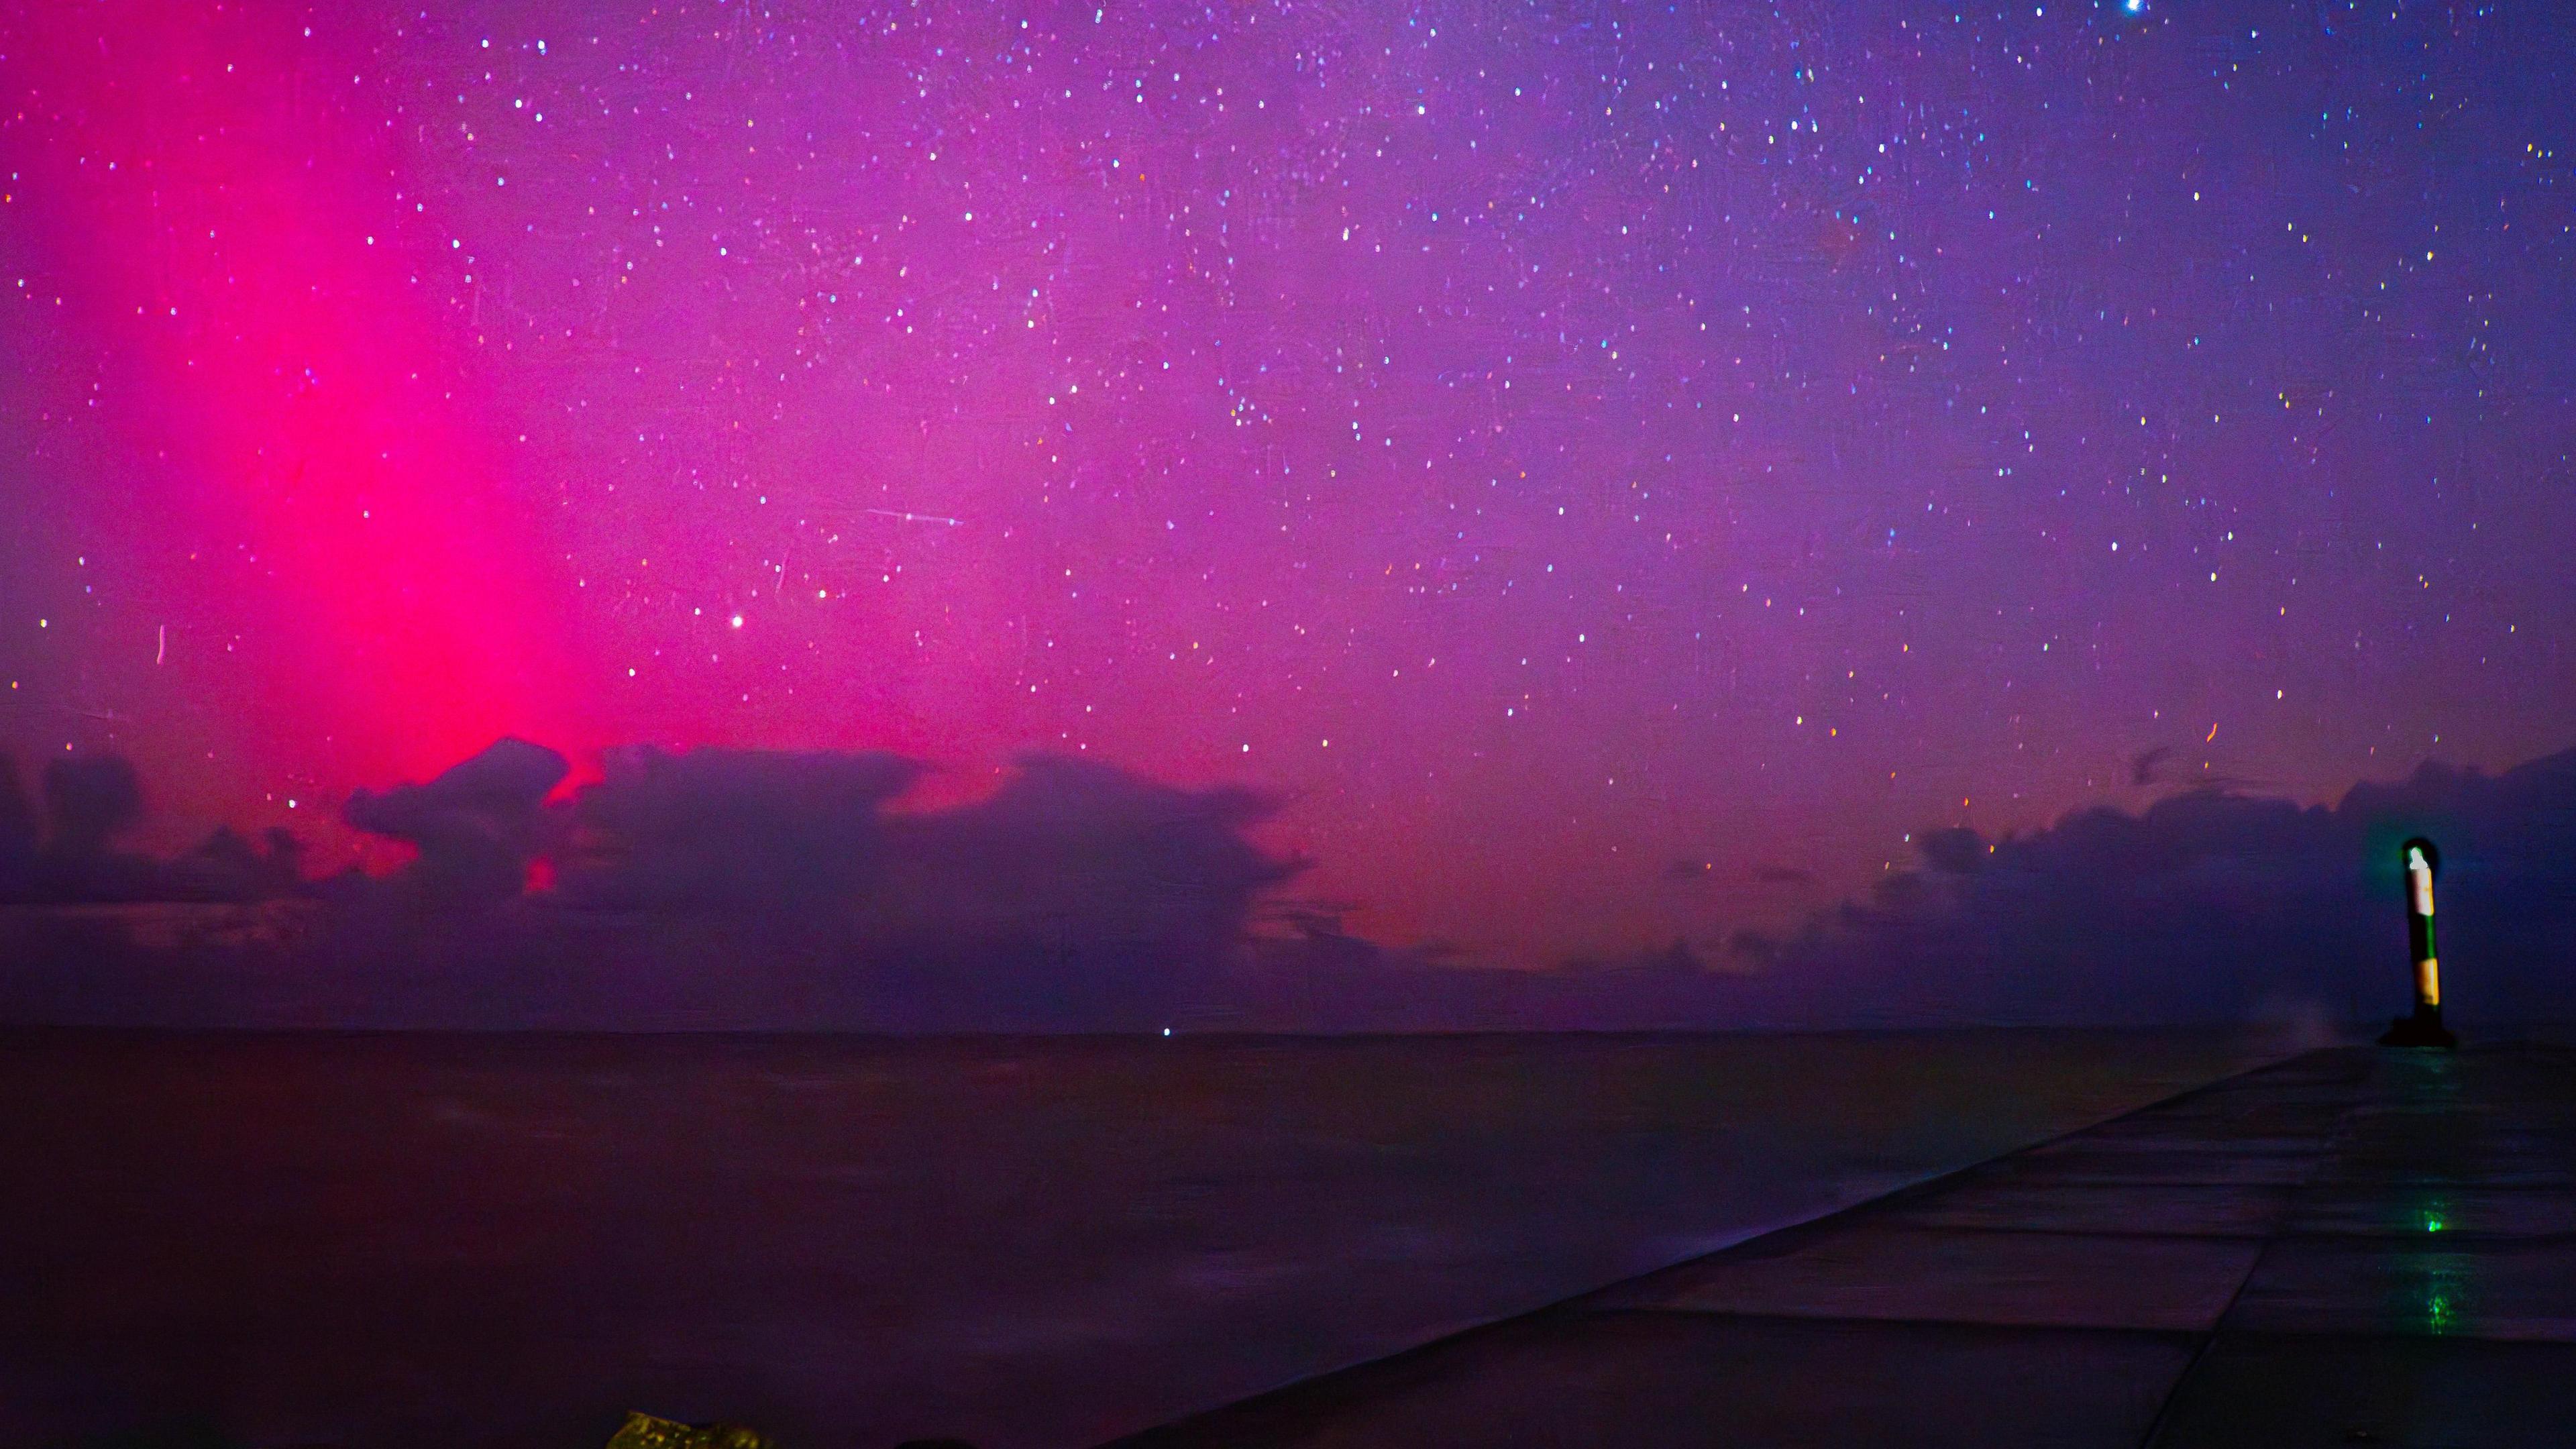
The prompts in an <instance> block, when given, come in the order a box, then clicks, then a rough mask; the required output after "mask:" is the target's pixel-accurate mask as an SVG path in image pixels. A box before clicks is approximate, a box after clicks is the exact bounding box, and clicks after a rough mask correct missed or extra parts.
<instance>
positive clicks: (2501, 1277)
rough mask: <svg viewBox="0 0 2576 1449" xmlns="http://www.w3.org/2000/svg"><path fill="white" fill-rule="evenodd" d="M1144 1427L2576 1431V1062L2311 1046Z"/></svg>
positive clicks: (2556, 1435) (2195, 1438) (1335, 1435)
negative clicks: (1680, 1258) (1725, 1241)
mask: <svg viewBox="0 0 2576 1449" xmlns="http://www.w3.org/2000/svg"><path fill="white" fill-rule="evenodd" d="M1122 1442H1124V1443H1126V1444H1129V1445H1134V1446H1139V1449H1143V1446H1153V1449H1176V1446H1198V1445H1207V1446H1215V1445H1225V1446H1232V1449H1246V1446H1254V1445H1314V1446H1346V1445H1347V1446H1358V1445H1532V1446H1537V1445H1549V1446H1581V1445H1620V1446H1661V1445H1674V1446H1680V1445H1691V1446H1706V1445H1736V1444H1744V1445H1792V1444H1796V1445H1806V1444H1814V1445H1836V1444H1855V1445H1879V1444H1889V1445H1894V1444H1903V1445H1960V1446H1979V1449H1992V1446H2001V1445H2063V1446H2097V1445H2098V1446H2106V1449H2107V1446H2120V1449H2135V1446H2141V1445H2156V1446H2172V1449H2181V1446H2204V1445H2243V1446H2265V1449H2273V1446H2300V1445H2339V1446H2349V1445H2398V1444H2405V1445H2444V1446H2464V1449H2465V1446H2488V1445H2517V1446H2520V1445H2529V1446H2542V1445H2549V1446H2563V1445H2568V1444H2576V1052H2570V1051H2567V1050H2564V1049H2559V1048H2551V1047H2538V1046H2523V1047H2514V1046H2502V1047H2480V1048H2472V1049H2470V1050H2466V1051H2459V1052H2434V1051H2406V1050H2391V1049H2385V1048H2374V1047H2350V1048H2333V1049H2328V1050H2324V1051H2317V1052H2312V1053H2309V1054H2307V1055H2305V1056H2301V1057H2297V1058H2294V1059H2292V1060H2290V1061H2287V1062H2283V1063H2280V1064H2278V1065H2275V1066H2272V1067H2268V1068H2264V1069H2262V1070H2259V1071H2255V1072H2252V1073H2248V1074H2246V1075H2243V1076H2239V1077H2234V1078H2230V1079H2228V1080H2226V1081H2222V1082H2219V1083H2215V1084H2213V1085H2211V1086H2208V1087H2205V1088H2202V1089H2200V1090H2197V1091H2194V1092H2190V1093H2187V1094H2185V1095H2183V1096H2180V1097H2176V1098H2174V1099H2171V1100H2169V1101H2166V1102H2163V1103H2160V1104H2158V1105H2155V1106H2152V1107H2149V1108H2146V1109H2144V1110H2141V1111H2138V1112H2134V1113H2131V1114H2129V1115H2127V1116H2124V1117H2120V1118H2117V1119H2115V1120H2113V1121H2110V1122H2106V1123H2104V1124H2102V1125H2100V1126H2097V1127H2094V1128H2091V1129H2089V1130H2086V1131H2083V1132H2079V1133H2076V1134H2074V1135H2072V1136H2068V1137H2064V1138H2060V1139H2058V1140H2056V1141H2053V1142H2048V1143H2044V1144H2041V1145H2039V1146H2037V1147H2032V1148H2029V1149H2027V1150H2024V1151H2021V1152H2017V1153H2014V1154H2012V1155H2011V1156H2008V1157H2004V1158H2000V1159H1997V1160H1995V1161H1993V1162H1989V1163H1985V1164H1982V1165H1980V1166H1977V1167H1973V1168H1970V1169H1967V1170H1966V1171H1963V1172H1959V1173H1955V1174H1952V1175H1950V1176H1947V1177H1944V1178H1940V1179H1937V1180H1934V1181H1932V1182H1928V1183H1924V1184H1921V1185H1918V1186H1916V1187H1913V1188H1909V1189H1907V1190H1905V1191H1903V1192H1899V1193H1896V1194H1894V1195H1892V1196H1889V1197H1885V1198H1881V1199H1878V1200H1876V1201H1873V1202H1869V1203H1865V1204H1862V1205H1861V1206H1858V1207H1855V1208H1852V1209H1849V1210H1847V1211H1844V1212H1840V1213H1836V1214H1834V1215H1832V1216H1830V1217H1826V1218H1821V1219H1818V1220H1816V1221H1814V1222H1810V1223H1806V1224H1803V1225H1800V1226H1797V1227H1793V1228H1789V1229H1786V1230H1783V1231H1780V1232H1775V1233H1771V1234H1768V1235H1766V1236H1763V1237H1759V1238H1755V1239H1752V1240H1750V1241H1747V1242H1744V1243H1741V1244H1739V1245H1737V1246H1735V1247H1733V1248H1730V1249H1727V1250H1725V1251H1723V1252H1719V1253H1716V1254H1713V1255H1711V1256H1709V1257H1705V1258H1701V1259H1697V1260H1694V1261H1692V1262H1688V1263H1683V1264H1680V1265H1678V1266H1676V1267H1673V1268H1669V1269H1666V1270H1663V1271H1661V1272H1657V1273H1653V1274H1649V1275H1647V1276H1645V1277H1642V1278H1637V1279H1633V1280H1631V1281H1628V1282H1625V1283H1620V1284H1616V1285H1614V1286H1612V1287H1609V1288H1605V1289H1602V1290H1601V1291H1599V1292H1596V1293H1592V1294H1588V1295H1585V1296H1583V1297H1581V1298H1578V1299H1574V1300H1572V1301H1569V1302H1566V1303H1562V1304H1559V1305H1557V1306H1555V1307H1552V1308H1549V1309H1545V1310H1543V1311H1541V1312H1538V1313H1534V1314H1530V1315H1528V1316H1525V1317H1522V1318H1517V1319H1511V1320H1508V1321H1505V1322H1501V1323H1496V1324H1492V1325H1489V1326H1487V1327H1484V1328H1479V1329H1475V1330H1472V1331H1470V1332H1467V1333H1463V1334H1460V1335H1457V1336H1455V1337H1452V1338H1448V1339H1444V1340H1442V1341H1440V1342H1438V1343H1434V1344H1430V1345H1426V1346H1425V1347H1422V1348H1419V1349H1416V1350H1413V1351H1411V1352H1409V1353H1404V1354H1400V1355H1397V1356H1396V1357H1393V1358H1390V1359H1384V1360H1380V1361H1378V1362H1375V1363H1371V1364H1365V1365H1362V1366H1360V1367H1357V1368H1353V1369H1350V1370H1346V1371H1344V1372H1340V1373H1335V1374H1329V1375H1325V1376H1323V1377H1320V1378H1316V1379H1311V1380H1308V1381H1306V1382H1303V1383H1299V1384H1294V1385H1291V1386H1289V1387H1287V1388H1284V1389H1281V1390H1279V1391H1277V1392H1274V1393H1270V1394H1266V1395H1263V1396H1261V1397H1259V1398H1256V1399H1252V1400H1248V1401H1246V1402H1244V1403H1240V1404H1236V1405H1233V1406H1231V1407H1228V1408H1223V1409H1218V1410H1215V1411H1213V1412H1210V1413H1206V1414H1202V1415H1199V1416H1196V1417H1194V1418H1190V1419H1186V1420H1183V1421H1181V1422H1179V1423H1175V1424H1171V1425H1168V1426H1165V1427H1163V1428H1159V1429H1155V1430H1150V1431H1148V1432H1146V1433H1144V1434H1141V1435H1137V1436H1134V1437H1133V1438H1131V1439H1129V1440H1125V1441H1122Z"/></svg>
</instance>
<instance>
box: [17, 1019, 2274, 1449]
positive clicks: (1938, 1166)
mask: <svg viewBox="0 0 2576 1449" xmlns="http://www.w3.org/2000/svg"><path fill="white" fill-rule="evenodd" d="M2316 1036H2317V1033H2316V1031H2315V1029H2313V1028H2310V1029H2307V1030H2306V1031H2294V1030H2291V1029H2287V1028H2267V1029H2259V1030H2242V1031H2219V1030H2196V1031H2184V1030H2175V1031H2069V1030H2000V1029H1998V1030H1958V1031H1937V1032H1885V1033H1853V1034H1823V1035H1740V1034H1737V1035H1730V1034H1714V1035H1490V1036H1477V1035H1461V1036H1374V1037H1307V1038H1296V1037H1271V1038H1263V1037H1224V1036H1198V1035H1192V1034H1189V1033H1182V1034H1179V1035H1176V1036H1172V1037H1163V1036H1160V1035H1155V1036H1136V1037H1104V1036H1087V1037H978V1038H927V1039H903V1038H886V1037H858V1036H837V1037H836V1036H775V1035H773V1036H723V1035H623V1036H618V1035H540V1034H482V1035H425V1034H333V1033H320V1032H312V1033H279V1034H252V1033H232V1034H189V1033H134V1032H109V1031H84V1030H61V1029H45V1030H34V1029H21V1030H8V1031H0V1446H14V1445H20V1444H28V1445H41V1444H57V1443H97V1444H106V1443H112V1442H127V1443H138V1442H142V1441H141V1440H139V1439H131V1438H129V1439H126V1440H123V1441H119V1440H117V1439H116V1438H114V1437H113V1436H119V1435H129V1436H130V1435H142V1434H148V1435H157V1436H160V1437H161V1438H162V1439H164V1440H165V1441H167V1440H169V1439H171V1438H172V1436H176V1437H177V1438H178V1439H180V1440H183V1441H186V1442H203V1443H208V1444H213V1443H231V1444H237V1445H244V1446H263V1449H265V1446H278V1449H284V1446H321V1445H338V1446H351V1449H357V1446H367V1449H375V1446H386V1449H409V1446H422V1449H426V1446H432V1445H436V1446H441V1449H463V1446H484V1445H490V1446H527V1449H537V1446H546V1449H583V1446H597V1445H602V1444H605V1442H606V1441H607V1439H608V1438H609V1436H610V1435H611V1434H612V1433H613V1432H614V1431H615V1429H616V1428H617V1425H618V1424H619V1422H620V1420H621V1419H622V1418H623V1416H624V1415H625V1413H626V1412H627V1411H628V1410H643V1411H647V1412H650V1413H654V1414H658V1415H662V1416H665V1417H669V1418H675V1419H681V1420H686V1421H690V1422H707V1421H725V1422H732V1423H739V1424H744V1425H748V1426H751V1427H753V1428H755V1429H758V1430H760V1431H761V1432H762V1433H764V1434H767V1435H768V1436H770V1437H771V1438H772V1439H773V1440H774V1441H775V1442H776V1443H778V1444H779V1445H781V1446H783V1449H821V1446H833V1449H842V1446H858V1449H877V1446H890V1445H893V1444H896V1443H898V1442H900V1441H902V1440H905V1439H908V1438H919V1437H934V1436H936V1437H949V1438H957V1439H963V1440H966V1441H968V1442H970V1443H972V1444H974V1445H977V1446H979V1449H1059V1446H1076V1445H1086V1444H1093V1443H1097V1442H1099V1441H1101V1440H1103V1439H1107V1438H1110V1437H1113V1436H1115V1435H1118V1434H1121V1433H1125V1432H1128V1431H1131V1430H1135V1429H1140V1428H1143V1427H1146V1426H1148V1425H1151V1424H1155V1423H1158V1422H1161V1421H1164V1420H1167V1419H1170V1418H1173V1417H1175V1416H1178V1415H1181V1414H1184V1413H1187V1412H1190V1411H1192V1410H1196V1409H1202V1408H1207V1407H1212V1406H1214V1405H1217V1404H1220V1403H1224V1402H1227V1401H1230V1400H1233V1399H1236V1398H1240V1397H1243V1396H1245V1395H1247V1394H1251V1393H1255V1392H1258V1391H1260V1390H1263V1389H1267V1388H1271V1387H1275V1386H1277V1385H1280V1384H1283V1383H1286V1382H1289V1381H1292V1380H1294V1379H1297V1378H1300V1377H1303V1376H1305V1375H1309V1374H1313V1373H1317V1372H1320V1371H1323V1370H1326V1369H1331V1368H1335V1367H1339V1366H1343V1365H1348V1364H1351V1363H1355V1362H1360V1361H1364V1360H1367V1359H1370V1358H1374V1357H1378V1356H1381V1355H1384V1354H1387V1353H1391V1352H1394V1351H1397V1350H1400V1349H1403V1348H1405V1347H1408V1346H1410V1345H1413V1344H1417V1343H1421V1342H1424V1341H1426V1340H1429V1339H1431V1338H1435V1337H1438V1336H1440V1335H1442V1334H1444V1333H1448V1332H1452V1331H1455V1330H1457V1329H1460V1328H1463V1327H1466V1326H1469V1325H1472V1324H1474V1323H1478V1322H1481V1321H1484V1320H1487V1319H1491V1318H1494V1317H1498V1316H1501V1315H1506V1314H1511V1313H1516V1312H1520V1311H1524V1310H1527V1309H1531V1308H1535V1307H1539V1306H1542V1305H1544V1304H1547V1303H1549V1302H1551V1301H1554V1300H1556V1299H1559V1298H1562V1297H1565V1296H1568V1295H1571V1294H1574V1293H1577V1292H1581V1291H1583V1290H1586V1289H1589V1288H1592V1287H1596V1286H1598V1285H1600V1284H1603V1283H1606V1282H1610V1281H1614V1280H1616V1279H1618V1278H1621V1277H1625V1276H1627V1275H1630V1274H1634V1273H1639V1272H1643V1271H1645V1270H1648V1269H1651V1268H1656V1267H1660V1266H1664V1265H1666V1264H1670V1263H1673V1262H1677V1261H1680V1260H1682V1259H1685V1258H1689V1257H1692V1256H1694V1255H1697V1254H1700V1253H1705V1252H1709V1251H1712V1250H1714V1249H1716V1248H1719V1247H1722V1246H1724V1245H1726V1244H1728V1243H1731V1242H1734V1241H1737V1240H1739V1239H1741V1238H1743V1237H1746V1236H1749V1235H1751V1234H1754V1233H1757V1232H1760V1231H1763V1230H1765V1229H1768V1228H1771V1227H1776V1226H1780V1225H1783V1224H1786V1223H1790V1222H1794V1221H1798V1220H1801V1219H1803V1218H1807V1217H1811V1216H1814V1215H1816V1214H1819V1213H1823V1212H1827V1211H1830V1210H1832V1209H1834V1208H1837V1207H1841V1206H1844V1205H1848V1204H1851V1203H1854V1202H1857V1201H1861V1200H1863V1199H1866V1198H1869V1197H1872V1196H1875V1195H1878V1194H1880V1193H1883V1192H1885V1191H1887V1190H1889V1189H1891V1188H1894V1187H1897V1186H1899V1185H1902V1184H1904V1183H1907V1182H1911V1181H1916V1180H1919V1179H1921V1178H1924V1177H1927V1176H1932V1175H1936V1174H1939V1173H1942V1172H1944V1171H1948V1170H1951V1169H1955V1168H1958V1167H1961V1166H1965V1165H1967V1164H1969V1163H1972V1162H1976V1161H1979V1160H1982V1159H1984V1158H1987V1157H1991V1156H1994V1155H1996V1154H1998V1153H2001V1152H2005V1151H2008V1150H2010V1149H2012V1148H2015V1147H2019V1146H2022V1145H2024V1144H2027V1143H2030V1142H2033V1141H2037V1140H2041V1139H2044V1138H2047V1137H2050V1136H2053V1135H2056V1134H2058V1133H2062V1132H2067V1131H2071V1130H2074V1129H2076V1128H2079V1127H2083V1126H2086V1125H2089V1124H2091V1123H2094V1122H2097V1121H2100V1120H2102V1119H2104V1118H2106V1117H2110V1116H2113V1115H2116V1114H2118V1113H2120V1112H2123V1111H2126V1110H2129V1109H2131V1108H2135V1107H2139V1106H2143V1105H2145V1104H2147V1103H2149V1102H2153V1101H2156V1100H2158V1099H2161V1098H2163V1097H2166V1096H2169V1095H2171V1094H2173V1093H2175V1092H2178V1091H2182V1090H2185V1089H2187V1088H2189V1087H2192V1086H2194V1085H2197V1084H2199V1083H2202V1082H2206V1081H2209V1080H2213V1079H2215V1078H2217V1077H2220V1076H2223V1075H2227V1074H2229V1073H2232V1072H2236V1071H2239V1070H2243V1069H2246V1068H2249V1067H2252V1066H2255V1065H2258V1064H2260V1063H2263V1062H2266V1061H2271V1060H2276V1059H2278V1058H2280V1057H2282V1056H2285V1055H2288V1054H2290V1053H2292V1052H2295V1051H2297V1050H2299V1049H2302V1048H2303V1047H2306V1046H2312V1045H2318V1044H2321V1043H2320V1042H2319V1041H2318V1040H2316V1039H2315V1038H2316Z"/></svg>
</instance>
